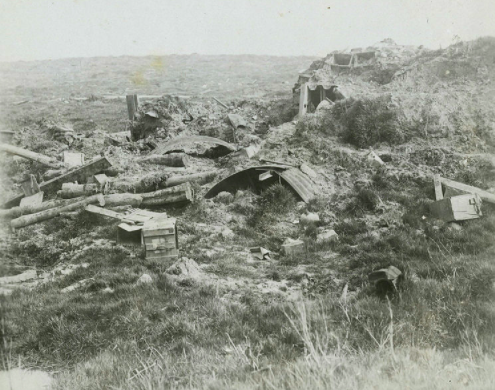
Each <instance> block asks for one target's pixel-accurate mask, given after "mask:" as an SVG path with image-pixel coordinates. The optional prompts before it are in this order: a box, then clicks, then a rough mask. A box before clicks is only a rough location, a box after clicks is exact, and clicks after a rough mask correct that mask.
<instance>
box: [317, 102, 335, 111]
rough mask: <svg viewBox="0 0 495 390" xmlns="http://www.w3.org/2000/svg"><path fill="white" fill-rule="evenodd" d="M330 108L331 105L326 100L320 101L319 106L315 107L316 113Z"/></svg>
mask: <svg viewBox="0 0 495 390" xmlns="http://www.w3.org/2000/svg"><path fill="white" fill-rule="evenodd" d="M332 106H333V104H330V102H329V101H328V100H322V101H321V102H320V104H318V107H316V111H321V110H330V109H331V108H332Z"/></svg>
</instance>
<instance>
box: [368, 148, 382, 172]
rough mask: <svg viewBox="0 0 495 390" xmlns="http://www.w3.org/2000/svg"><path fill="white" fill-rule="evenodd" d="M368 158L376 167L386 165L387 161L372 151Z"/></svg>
mask: <svg viewBox="0 0 495 390" xmlns="http://www.w3.org/2000/svg"><path fill="white" fill-rule="evenodd" d="M366 160H367V161H368V163H369V164H370V165H371V166H373V167H375V168H380V167H381V166H382V165H385V163H384V162H383V161H382V159H381V158H380V157H378V155H377V154H376V153H375V152H373V151H371V152H370V153H369V154H368V156H367V157H366Z"/></svg>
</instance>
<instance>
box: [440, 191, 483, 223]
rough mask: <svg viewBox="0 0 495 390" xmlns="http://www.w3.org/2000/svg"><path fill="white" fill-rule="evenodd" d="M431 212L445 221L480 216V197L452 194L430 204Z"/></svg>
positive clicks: (463, 219)
mask: <svg viewBox="0 0 495 390" xmlns="http://www.w3.org/2000/svg"><path fill="white" fill-rule="evenodd" d="M430 212H431V214H432V215H433V216H434V217H436V218H439V219H442V220H443V221H445V222H451V221H465V220H468V219H475V218H479V217H481V215H482V214H481V198H480V197H479V196H478V195H476V194H467V195H459V196H452V197H451V198H444V199H441V200H437V201H436V202H433V203H431V204H430Z"/></svg>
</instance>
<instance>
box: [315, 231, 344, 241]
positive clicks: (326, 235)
mask: <svg viewBox="0 0 495 390" xmlns="http://www.w3.org/2000/svg"><path fill="white" fill-rule="evenodd" d="M338 239H339V235H338V234H337V233H336V232H335V230H333V229H331V230H324V231H322V232H321V233H318V235H317V236H316V242H317V243H324V242H329V241H335V240H338Z"/></svg>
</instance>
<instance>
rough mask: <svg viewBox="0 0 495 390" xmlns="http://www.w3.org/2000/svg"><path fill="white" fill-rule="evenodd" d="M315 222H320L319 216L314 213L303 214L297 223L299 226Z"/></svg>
mask: <svg viewBox="0 0 495 390" xmlns="http://www.w3.org/2000/svg"><path fill="white" fill-rule="evenodd" d="M317 222H320V216H319V215H318V214H316V213H307V214H303V215H301V218H299V223H300V224H301V225H309V224H313V223H317Z"/></svg>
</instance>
